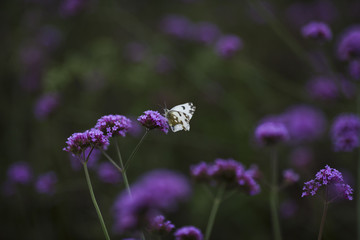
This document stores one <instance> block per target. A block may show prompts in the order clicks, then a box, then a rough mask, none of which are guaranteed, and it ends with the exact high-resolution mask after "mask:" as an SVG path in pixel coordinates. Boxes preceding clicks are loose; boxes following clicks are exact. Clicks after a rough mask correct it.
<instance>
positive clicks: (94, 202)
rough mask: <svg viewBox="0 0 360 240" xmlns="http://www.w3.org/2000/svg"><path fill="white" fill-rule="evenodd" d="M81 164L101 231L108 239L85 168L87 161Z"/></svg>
mask: <svg viewBox="0 0 360 240" xmlns="http://www.w3.org/2000/svg"><path fill="white" fill-rule="evenodd" d="M83 165H84V171H85V177H86V182H87V185H88V187H89V192H90V196H91V200H92V202H93V204H94V207H95V210H96V213H97V215H98V217H99V221H100V224H101V228H102V230H103V232H104V235H105V239H106V240H110V237H109V234H108V232H107V230H106V226H105V222H104V219H103V217H102V215H101V211H100V208H99V206H98V204H97V202H96V198H95V194H94V190H93V188H92V185H91V180H90V176H89V171H88V169H87V163H86V162H84V163H83Z"/></svg>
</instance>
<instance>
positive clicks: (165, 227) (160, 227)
mask: <svg viewBox="0 0 360 240" xmlns="http://www.w3.org/2000/svg"><path fill="white" fill-rule="evenodd" d="M174 229H175V226H174V224H172V223H171V222H170V221H168V220H165V217H164V216H163V215H158V216H155V217H154V218H153V219H151V221H150V223H149V227H148V230H149V231H150V232H152V233H155V234H158V235H165V234H167V233H170V232H171V231H172V230H174Z"/></svg>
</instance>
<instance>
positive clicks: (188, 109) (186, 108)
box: [170, 102, 196, 121]
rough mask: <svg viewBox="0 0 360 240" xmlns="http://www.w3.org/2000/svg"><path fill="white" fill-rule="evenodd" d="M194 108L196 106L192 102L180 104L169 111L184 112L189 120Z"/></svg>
mask: <svg viewBox="0 0 360 240" xmlns="http://www.w3.org/2000/svg"><path fill="white" fill-rule="evenodd" d="M195 110H196V107H195V106H194V104H193V103H192V102H188V103H184V104H180V105H177V106H175V107H173V108H171V109H170V111H177V112H181V113H183V114H185V116H186V117H187V118H188V119H189V121H190V119H191V118H192V116H193V115H194V112H195Z"/></svg>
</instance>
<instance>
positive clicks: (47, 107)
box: [34, 93, 60, 120]
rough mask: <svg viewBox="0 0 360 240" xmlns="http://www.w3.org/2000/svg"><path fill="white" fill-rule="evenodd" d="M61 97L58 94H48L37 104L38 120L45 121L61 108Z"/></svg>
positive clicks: (36, 113) (35, 108)
mask: <svg viewBox="0 0 360 240" xmlns="http://www.w3.org/2000/svg"><path fill="white" fill-rule="evenodd" d="M59 103H60V96H59V95H58V94H57V93H46V94H44V95H42V96H41V97H40V98H39V99H38V100H37V101H36V103H35V106H34V115H35V117H36V118H37V119H38V120H45V119H46V118H47V117H48V116H49V115H50V114H51V113H53V112H54V110H55V109H56V108H57V107H58V106H59Z"/></svg>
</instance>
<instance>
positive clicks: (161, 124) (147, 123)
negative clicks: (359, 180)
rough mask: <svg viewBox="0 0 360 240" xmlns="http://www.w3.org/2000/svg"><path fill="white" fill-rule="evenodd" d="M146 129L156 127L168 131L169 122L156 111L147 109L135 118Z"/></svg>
mask: <svg viewBox="0 0 360 240" xmlns="http://www.w3.org/2000/svg"><path fill="white" fill-rule="evenodd" d="M137 120H138V121H139V122H140V123H141V124H142V125H143V126H144V127H146V128H147V129H149V130H151V129H156V128H158V129H159V130H160V131H162V132H164V133H168V131H169V124H168V121H167V119H166V118H165V117H164V116H162V115H161V114H160V113H159V112H157V111H152V110H147V111H145V112H144V114H143V115H141V116H139V117H138V119H137Z"/></svg>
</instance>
